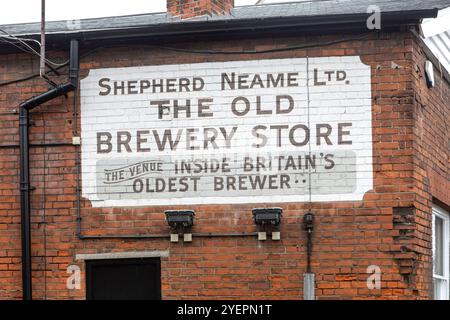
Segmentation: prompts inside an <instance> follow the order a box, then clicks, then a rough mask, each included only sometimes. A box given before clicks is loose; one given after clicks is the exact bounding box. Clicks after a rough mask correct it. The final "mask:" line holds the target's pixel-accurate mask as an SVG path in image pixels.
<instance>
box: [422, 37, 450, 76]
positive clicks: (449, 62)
mask: <svg viewBox="0 0 450 320" xmlns="http://www.w3.org/2000/svg"><path fill="white" fill-rule="evenodd" d="M425 43H426V44H427V46H428V47H429V48H430V50H431V51H432V52H433V53H434V54H435V55H436V57H437V58H438V59H439V61H440V62H441V64H442V67H444V68H445V69H446V70H447V71H448V72H450V30H448V31H446V32H443V33H439V34H437V35H434V36H432V37H429V38H426V39H425Z"/></svg>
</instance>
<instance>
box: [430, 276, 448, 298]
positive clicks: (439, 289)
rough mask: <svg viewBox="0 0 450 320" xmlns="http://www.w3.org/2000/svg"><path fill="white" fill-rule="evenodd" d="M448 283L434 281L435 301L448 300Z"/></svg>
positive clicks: (438, 280)
mask: <svg viewBox="0 0 450 320" xmlns="http://www.w3.org/2000/svg"><path fill="white" fill-rule="evenodd" d="M447 286H448V282H447V281H446V280H441V279H433V299H434V300H448V287H447Z"/></svg>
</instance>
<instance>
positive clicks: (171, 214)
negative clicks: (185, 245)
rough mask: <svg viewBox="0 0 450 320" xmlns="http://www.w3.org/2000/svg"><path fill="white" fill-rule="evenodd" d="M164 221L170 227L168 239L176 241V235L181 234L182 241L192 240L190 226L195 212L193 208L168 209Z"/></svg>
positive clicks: (192, 223)
mask: <svg viewBox="0 0 450 320" xmlns="http://www.w3.org/2000/svg"><path fill="white" fill-rule="evenodd" d="M164 213H165V214H166V221H167V223H168V224H169V226H170V228H171V230H172V231H171V234H170V241H171V242H178V235H179V234H180V233H182V234H183V241H184V242H191V241H192V234H191V233H190V229H191V227H192V226H193V225H194V216H195V212H194V211H193V210H168V211H165V212H164Z"/></svg>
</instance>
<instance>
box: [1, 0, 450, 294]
mask: <svg viewBox="0 0 450 320" xmlns="http://www.w3.org/2000/svg"><path fill="white" fill-rule="evenodd" d="M344 2H345V3H344ZM330 3H331V2H330V1H302V2H296V3H281V4H267V5H257V6H243V7H234V1H233V0H220V1H195V0H191V1H181V0H173V1H172V0H170V1H168V4H167V13H154V14H145V15H136V16H131V17H130V16H128V17H112V18H98V19H87V20H81V21H80V23H79V24H76V25H75V26H74V25H73V24H66V23H65V22H61V21H59V22H49V23H47V36H46V37H47V40H46V41H47V51H48V52H47V55H48V59H51V61H57V62H58V63H60V65H59V66H58V67H51V68H50V67H48V68H47V74H46V75H47V78H48V79H51V82H52V83H53V85H50V87H49V84H48V82H46V81H44V79H43V78H42V77H39V66H38V59H37V58H36V57H35V56H31V55H30V54H29V53H25V52H23V51H22V50H21V48H20V45H19V46H13V45H11V41H10V39H14V41H16V42H17V41H18V40H17V38H20V39H25V38H26V39H39V37H40V25H39V24H34V23H31V24H21V25H7V26H0V30H4V32H5V34H8V37H4V38H0V40H2V39H5V40H4V41H1V42H0V70H1V75H0V134H1V136H2V138H1V143H0V167H1V173H0V197H1V201H0V243H1V246H0V298H2V299H15V298H17V299H20V298H22V297H24V298H27V299H29V298H33V299H120V298H132V299H161V298H162V299H212V298H214V299H215V298H222V299H230V298H239V299H262V298H266V299H267V298H269V299H319V300H320V299H432V298H435V299H448V298H449V285H450V278H449V271H450V270H449V263H448V262H449V254H448V252H449V243H450V241H449V239H448V235H449V231H450V224H449V221H450V217H449V213H448V212H449V208H450V179H449V177H450V173H449V163H450V162H449V155H450V149H449V148H450V146H449V141H450V136H449V132H448V124H449V122H450V121H449V118H450V109H449V105H448V101H449V99H450V84H449V82H450V75H449V73H448V69H447V67H446V65H445V64H444V65H442V63H443V62H442V57H441V56H440V55H439V54H436V52H435V50H433V49H434V47H432V46H430V45H429V43H430V41H429V39H428V38H427V35H426V28H425V26H426V24H425V23H424V21H431V23H433V21H435V20H436V21H437V20H438V19H439V17H440V14H441V12H444V13H445V12H447V11H448V10H447V9H446V8H447V7H448V6H450V2H449V1H447V0H433V1H426V2H415V1H411V2H410V1H395V0H393V1H387V2H386V1H373V0H372V1H366V0H359V1H353V0H348V1H343V0H337V1H333V3H332V5H330ZM370 5H375V6H377V8H379V12H378V11H377V10H375V11H374V12H372V13H373V14H375V16H372V15H371V13H370V12H369V11H367V8H368V7H369V6H370ZM368 12H369V13H368ZM377 12H378V13H379V15H377ZM372 18H373V19H379V22H380V28H378V27H373V28H370V24H369V22H368V21H370V19H372ZM424 19H425V20H424ZM435 34H436V33H435ZM429 37H431V38H432V37H433V35H431V36H429ZM433 43H435V42H433ZM67 59H69V60H68V61H67V62H65V63H64V61H66V60H67Z"/></svg>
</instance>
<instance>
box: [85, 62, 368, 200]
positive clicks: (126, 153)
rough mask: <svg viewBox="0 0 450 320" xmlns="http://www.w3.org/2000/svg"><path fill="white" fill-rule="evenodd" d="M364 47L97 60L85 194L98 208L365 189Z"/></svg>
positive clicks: (322, 195) (334, 195) (319, 196)
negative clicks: (192, 58)
mask: <svg viewBox="0 0 450 320" xmlns="http://www.w3.org/2000/svg"><path fill="white" fill-rule="evenodd" d="M371 116H372V108H371V76H370V67H369V66H367V65H365V64H363V63H362V62H361V61H360V59H359V57H356V56H349V57H325V58H309V59H306V58H305V59H277V60H253V61H233V62H212V63H199V64H179V65H163V66H145V67H131V68H113V69H96V70H91V71H90V74H89V76H88V77H87V78H86V79H84V80H82V82H81V129H82V187H83V196H84V197H86V198H88V199H89V200H91V201H92V205H93V206H95V207H113V206H147V205H187V204H221V203H274V202H276V203H281V202H302V201H309V200H311V201H349V200H362V198H363V196H364V194H365V193H366V192H367V191H369V190H371V189H372V187H373V177H372V119H371Z"/></svg>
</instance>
